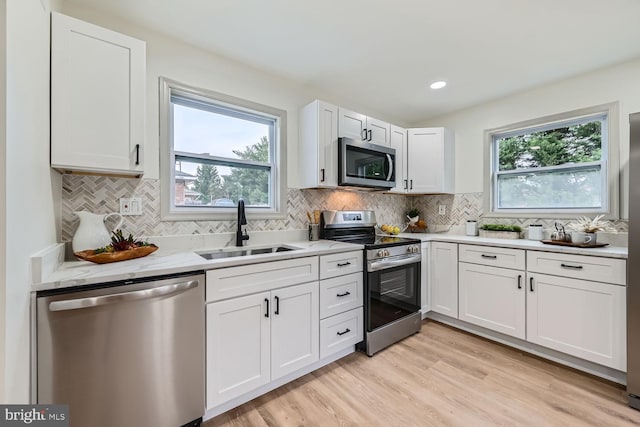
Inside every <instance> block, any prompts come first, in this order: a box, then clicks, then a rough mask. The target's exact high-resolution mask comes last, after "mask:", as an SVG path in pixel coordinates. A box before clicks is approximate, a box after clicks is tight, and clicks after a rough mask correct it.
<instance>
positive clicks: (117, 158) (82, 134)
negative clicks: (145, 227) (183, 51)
mask: <svg viewBox="0 0 640 427" xmlns="http://www.w3.org/2000/svg"><path fill="white" fill-rule="evenodd" d="M51 31H52V34H51V166H52V167H54V168H58V169H61V170H80V171H89V172H105V173H106V172H111V173H121V174H131V175H140V174H141V173H142V170H143V168H142V148H143V145H144V119H145V118H144V102H145V96H144V94H145V90H144V89H145V88H144V85H145V44H144V42H142V41H140V40H136V39H133V38H131V37H128V36H125V35H123V34H119V33H116V32H113V31H110V30H107V29H104V28H101V27H98V26H95V25H92V24H89V23H86V22H83V21H80V20H78V19H74V18H71V17H68V16H65V15H61V14H59V13H53V14H52V27H51Z"/></svg>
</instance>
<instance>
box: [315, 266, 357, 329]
mask: <svg viewBox="0 0 640 427" xmlns="http://www.w3.org/2000/svg"><path fill="white" fill-rule="evenodd" d="M362 281H363V277H362V272H359V273H353V274H348V275H346V276H339V277H334V278H331V279H326V280H322V281H321V282H320V318H321V319H324V318H325V317H329V316H333V315H335V314H338V313H342V312H345V311H348V310H351V309H354V308H356V307H360V306H362V303H363V296H362V289H363V282H362Z"/></svg>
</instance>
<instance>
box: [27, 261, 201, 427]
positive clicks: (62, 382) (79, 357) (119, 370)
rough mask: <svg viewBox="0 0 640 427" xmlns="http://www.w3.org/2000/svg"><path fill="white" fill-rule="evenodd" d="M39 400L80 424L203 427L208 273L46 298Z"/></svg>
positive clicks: (42, 296)
mask: <svg viewBox="0 0 640 427" xmlns="http://www.w3.org/2000/svg"><path fill="white" fill-rule="evenodd" d="M36 307H37V311H36V316H37V330H36V335H37V338H36V345H37V349H36V351H37V380H36V384H37V392H36V395H37V401H38V403H40V404H68V405H69V418H70V425H71V427H86V426H92V427H114V426H118V427H127V426H136V427H145V426H149V427H179V426H197V425H200V423H201V422H202V415H203V414H204V409H205V408H204V389H205V388H204V340H205V337H204V275H203V274H197V275H193V273H191V274H190V275H183V276H180V277H176V276H171V277H169V278H167V276H165V277H162V278H156V279H141V280H138V281H133V280H130V281H125V282H120V283H109V284H104V285H98V286H92V287H91V289H85V288H82V289H79V290H76V291H73V292H68V291H67V292H64V290H58V291H44V292H39V293H38V294H37V295H36Z"/></svg>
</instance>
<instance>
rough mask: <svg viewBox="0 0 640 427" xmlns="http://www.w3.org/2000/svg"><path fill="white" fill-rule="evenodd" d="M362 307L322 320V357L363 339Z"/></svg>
mask: <svg viewBox="0 0 640 427" xmlns="http://www.w3.org/2000/svg"><path fill="white" fill-rule="evenodd" d="M363 325H364V320H363V317H362V307H358V308H354V309H353V310H350V311H347V312H346V313H341V314H336V315H335V316H331V317H329V318H326V319H324V320H321V321H320V359H323V358H325V357H327V356H330V355H331V354H333V353H336V352H338V351H340V350H343V349H345V348H347V347H350V346H352V345H355V344H357V343H359V342H360V341H362V337H363Z"/></svg>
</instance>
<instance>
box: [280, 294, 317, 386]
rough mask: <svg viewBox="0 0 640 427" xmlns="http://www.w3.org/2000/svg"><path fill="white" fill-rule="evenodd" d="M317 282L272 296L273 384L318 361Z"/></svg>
mask: <svg viewBox="0 0 640 427" xmlns="http://www.w3.org/2000/svg"><path fill="white" fill-rule="evenodd" d="M318 295H319V288H318V282H311V283H305V284H304V285H297V286H290V287H288V288H283V289H279V290H277V291H272V292H271V303H272V315H273V319H272V321H271V378H272V380H275V379H277V378H280V377H282V376H284V375H287V374H289V373H291V372H293V371H296V370H298V369H300V368H302V367H304V366H307V365H309V364H311V363H313V362H315V361H317V360H318V359H319V354H320V352H319V350H320V349H319V340H320V337H319V333H320V313H319V299H318Z"/></svg>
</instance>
